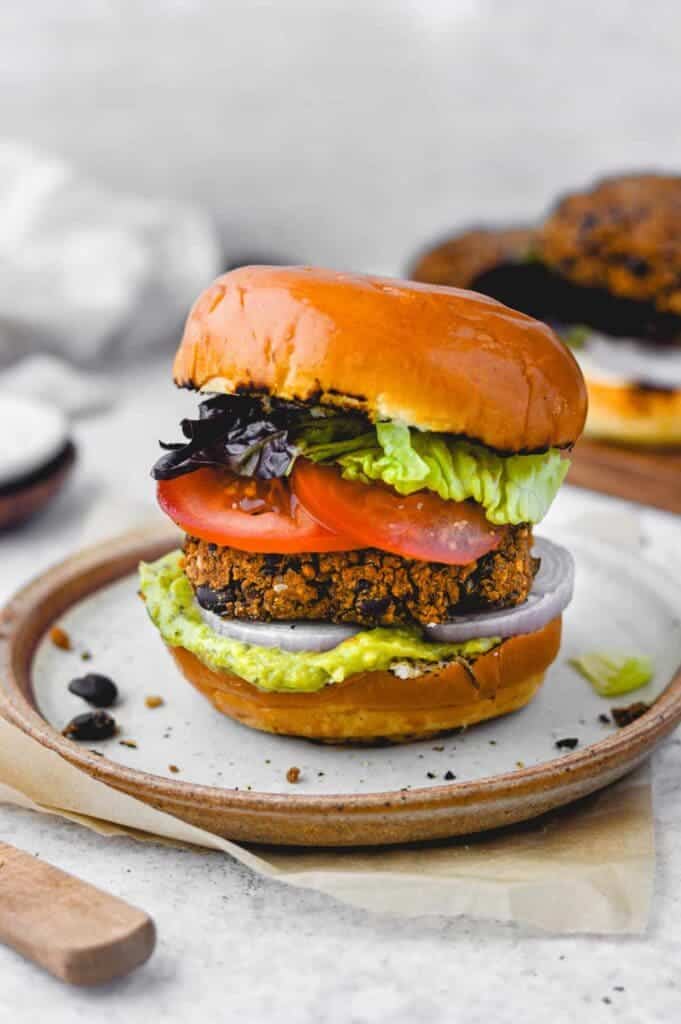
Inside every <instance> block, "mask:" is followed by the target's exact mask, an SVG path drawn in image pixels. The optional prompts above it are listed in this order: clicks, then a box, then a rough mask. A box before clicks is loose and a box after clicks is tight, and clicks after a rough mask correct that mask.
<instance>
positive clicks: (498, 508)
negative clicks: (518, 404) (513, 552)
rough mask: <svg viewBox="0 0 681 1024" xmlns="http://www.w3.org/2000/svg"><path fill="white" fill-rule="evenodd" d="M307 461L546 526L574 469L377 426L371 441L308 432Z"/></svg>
mask: <svg viewBox="0 0 681 1024" xmlns="http://www.w3.org/2000/svg"><path fill="white" fill-rule="evenodd" d="M296 443H297V444H298V445H299V446H300V448H301V450H302V451H303V453H304V454H305V455H306V456H307V458H309V459H312V460H313V461H314V462H336V463H338V464H339V465H340V467H341V470H342V473H343V476H344V477H345V479H346V480H361V481H362V482H363V483H369V482H370V481H372V480H381V481H382V482H383V483H385V484H388V485H389V486H390V487H392V488H394V490H396V491H397V492H398V493H399V494H413V493H414V492H415V491H420V490H424V489H425V490H429V491H434V492H435V493H436V494H439V496H440V497H441V498H443V499H444V500H445V501H465V500H466V499H468V498H472V499H473V500H474V501H477V502H478V503H479V504H480V505H482V506H483V508H484V509H485V513H486V515H487V518H488V519H489V521H490V522H492V523H496V524H503V523H538V522H539V521H540V520H541V519H543V517H544V516H545V515H546V512H547V511H548V509H549V506H550V505H551V502H552V501H553V499H554V497H555V496H556V492H557V491H558V488H559V487H560V485H561V484H562V482H563V480H564V479H565V475H566V473H567V471H568V469H569V465H570V463H569V460H568V459H566V458H564V457H563V456H562V455H561V453H560V452H559V451H558V450H557V449H555V448H552V449H550V450H549V451H547V452H544V453H542V454H540V455H508V456H503V455H498V454H497V453H496V452H493V451H491V450H490V449H488V448H485V447H484V446H483V445H477V444H472V443H470V442H468V441H460V440H455V439H452V438H449V437H448V436H447V435H446V434H435V433H430V432H428V431H419V430H415V429H413V428H410V427H407V426H405V425H403V424H400V423H391V422H388V423H377V424H376V427H375V429H374V430H373V431H371V432H370V433H364V434H361V435H359V436H355V437H352V438H349V439H348V438H344V439H343V440H340V441H334V440H333V437H332V436H330V437H325V438H324V440H323V441H322V442H321V443H320V442H319V441H318V440H317V439H315V438H312V437H310V436H309V435H307V433H306V432H303V433H302V435H301V436H300V437H299V438H297V439H296Z"/></svg>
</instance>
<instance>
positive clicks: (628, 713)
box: [610, 700, 650, 729]
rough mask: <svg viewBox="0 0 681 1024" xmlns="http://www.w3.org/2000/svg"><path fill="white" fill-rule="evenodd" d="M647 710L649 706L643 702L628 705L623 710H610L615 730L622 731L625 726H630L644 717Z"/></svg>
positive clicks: (638, 701)
mask: <svg viewBox="0 0 681 1024" xmlns="http://www.w3.org/2000/svg"><path fill="white" fill-rule="evenodd" d="M649 708H650V704H646V702H645V701H643V700H637V701H635V702H634V703H633V704H628V705H627V706H626V707H625V708H610V713H611V714H612V717H613V718H614V720H615V725H616V726H617V728H618V729H623V728H624V726H625V725H631V723H632V722H635V721H636V719H637V718H640V717H641V715H645V713H646V711H648V709H649Z"/></svg>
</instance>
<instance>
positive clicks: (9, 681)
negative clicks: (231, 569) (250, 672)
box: [0, 531, 681, 845]
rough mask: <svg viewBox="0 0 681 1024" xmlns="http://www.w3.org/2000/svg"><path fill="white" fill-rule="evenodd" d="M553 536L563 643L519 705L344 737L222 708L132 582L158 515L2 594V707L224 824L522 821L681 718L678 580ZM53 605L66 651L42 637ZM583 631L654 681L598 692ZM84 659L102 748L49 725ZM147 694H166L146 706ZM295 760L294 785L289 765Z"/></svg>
mask: <svg viewBox="0 0 681 1024" xmlns="http://www.w3.org/2000/svg"><path fill="white" fill-rule="evenodd" d="M555 539H556V540H559V541H561V542H562V543H564V544H566V545H567V546H569V547H570V548H571V550H572V551H573V553H574V555H575V558H576V562H577V585H576V594H575V600H574V602H573V604H572V605H571V606H570V608H569V609H568V611H567V613H566V615H565V620H564V623H565V629H564V641H563V647H562V650H561V654H560V656H559V659H558V661H557V662H556V664H555V665H554V666H553V667H552V668H551V669H550V670H549V672H548V674H547V679H546V682H545V684H544V687H543V688H542V690H541V691H540V693H539V695H538V696H537V698H535V700H534V701H533V702H532V703H531V704H530V705H529V706H528V707H527V708H525V709H524V710H522V711H519V712H516V713H515V714H513V715H510V716H508V717H506V718H502V719H496V720H494V721H492V722H490V723H488V724H484V725H480V726H475V727H473V728H471V729H470V730H468V731H466V732H460V733H455V734H449V735H446V736H443V737H440V738H438V739H435V740H433V739H431V740H427V741H423V742H419V743H413V744H407V745H404V746H398V747H378V748H352V747H346V748H343V747H329V746H323V745H318V744H315V743H310V742H308V741H305V740H296V739H290V738H285V737H275V736H269V735H266V734H264V733H258V732H253V731H251V730H249V729H247V728H245V727H244V726H241V725H239V724H238V723H236V722H233V721H231V720H230V719H227V718H225V717H223V716H221V715H218V714H217V713H216V712H215V711H214V710H213V709H212V708H211V706H210V705H209V704H208V703H207V702H206V701H205V700H204V699H203V698H202V697H201V696H200V695H199V694H197V693H196V692H195V691H194V689H193V688H192V687H190V686H188V685H187V683H186V682H185V681H184V679H183V678H182V677H181V676H180V674H179V672H178V671H177V669H176V668H175V666H174V664H173V662H172V660H171V658H170V656H169V655H168V653H167V651H166V650H165V648H164V647H163V645H162V643H161V641H160V638H159V637H158V634H157V633H156V630H155V629H154V628H153V627H152V626H151V625H150V623H149V622H148V620H147V616H146V614H145V611H144V606H143V605H142V603H141V602H140V601H139V599H138V598H137V595H136V578H135V575H134V567H135V565H136V563H137V562H138V561H139V559H140V558H144V559H153V558H155V557H157V556H158V555H160V554H161V553H163V552H164V551H167V550H169V548H170V547H172V546H174V543H173V542H174V541H175V543H176V541H177V537H176V535H171V534H169V533H168V531H163V532H158V533H156V534H154V535H150V534H146V535H141V534H133V535H127V536H125V537H122V538H119V539H116V540H115V541H112V542H109V543H107V544H102V545H100V546H99V547H98V548H96V549H92V550H89V551H86V552H84V553H83V554H81V555H78V556H76V557H74V558H72V559H69V560H68V561H67V562H64V563H62V564H61V565H60V566H58V567H57V568H55V569H53V570H51V571H50V572H49V573H47V574H45V575H44V576H43V577H41V578H39V579H38V580H36V581H34V582H33V583H32V584H30V585H29V586H28V587H26V588H25V589H24V590H23V591H22V592H20V593H19V594H18V595H17V596H16V598H15V599H14V600H13V601H12V602H10V604H9V606H8V607H7V609H6V612H5V615H4V618H3V621H2V625H1V626H0V679H1V684H0V685H1V686H2V689H3V700H4V713H5V714H6V716H7V717H8V718H9V719H11V720H12V721H13V722H14V723H16V724H17V725H18V726H19V727H20V728H21V729H23V730H24V731H25V732H27V733H29V734H31V735H32V736H34V737H35V738H36V739H37V740H38V741H39V742H40V743H43V744H44V745H46V746H48V747H51V748H52V749H54V750H56V751H58V752H59V753H60V754H61V755H62V756H63V757H65V758H67V759H68V760H69V761H71V762H73V763H75V764H77V765H79V766H80V767H81V768H82V769H83V770H84V771H87V772H88V773H90V774H91V775H94V776H96V777H97V778H100V779H102V780H104V781H106V782H108V783H109V784H111V785H113V786H115V787H117V788H119V789H122V790H124V791H126V792H128V793H131V794H133V795H135V796H137V797H139V798H140V799H142V800H145V801H147V802H148V803H152V804H154V805H155V806H157V807H159V808H161V809H163V810H167V811H169V812H171V813H174V814H176V815H178V816H179V817H181V818H184V819H185V820H188V821H190V822H192V823H194V824H198V825H200V826H201V827H204V828H207V829H210V830H212V831H215V832H217V833H220V834H221V835H224V836H227V837H229V838H233V839H237V840H251V841H261V842H268V843H285V844H303V845H309V844H324V845H339V844H342V845H348V844H365V843H392V842H400V841H413V840H420V839H429V838H436V837H443V836H451V835H460V834H465V833H471V832H477V831H483V830H485V829H488V828H493V827H497V826H499V825H504V824H509V823H511V822H515V821H521V820H525V819H528V818H531V817H534V816H536V815H538V814H541V813H543V812H544V811H546V810H549V809H551V808H553V807H556V806H559V805H561V804H565V803H568V802H570V801H571V800H574V799H577V798H578V797H580V796H583V795H586V794H587V793H590V792H593V791H594V790H596V789H598V788H600V787H602V786H604V785H607V784H608V783H610V782H612V781H614V780H615V779H617V778H619V777H621V776H622V775H624V774H625V773H626V772H628V771H630V770H631V769H632V768H634V767H635V766H636V765H637V764H639V763H640V761H641V760H642V759H643V758H645V757H646V755H647V754H649V753H650V752H651V751H652V750H653V749H654V747H655V745H656V744H657V743H658V742H659V741H660V740H661V739H662V738H663V737H664V736H665V735H666V734H667V733H668V732H669V731H670V730H671V729H672V728H673V727H674V726H675V725H676V724H677V722H678V721H679V720H681V673H679V671H678V666H679V663H680V662H681V621H680V619H681V590H679V589H678V588H677V586H676V585H675V584H674V583H673V582H672V581H671V580H669V579H667V578H666V577H663V576H661V575H660V573H659V571H658V570H656V569H654V568H652V567H651V566H649V565H647V564H646V563H645V562H642V561H641V559H640V558H639V557H636V556H634V555H631V554H629V553H626V552H623V551H621V550H617V549H614V548H610V547H608V546H607V545H604V544H602V543H595V542H593V541H588V540H586V539H584V538H580V537H572V536H565V535H560V534H557V535H555ZM55 621H58V622H59V624H60V625H61V626H63V627H64V628H65V629H66V630H67V631H68V633H69V635H70V637H71V639H72V642H73V648H74V649H73V650H72V651H69V652H66V651H62V650H60V649H58V648H56V647H55V646H54V645H53V644H52V643H51V642H50V641H49V639H48V638H47V635H46V633H47V630H48V629H49V626H50V625H51V624H52V623H54V622H55ZM595 648H596V649H598V648H601V649H614V650H620V651H627V652H645V653H649V654H652V655H653V656H654V658H655V665H656V674H655V679H654V681H653V683H651V684H650V686H648V687H647V688H645V689H643V690H641V691H639V692H638V693H636V694H633V695H629V696H627V697H624V698H622V699H620V700H619V701H617V702H607V701H604V700H603V699H601V698H599V697H598V696H596V695H595V694H594V693H593V691H592V690H591V688H590V687H589V685H588V684H587V683H586V682H585V681H584V680H583V679H582V678H581V677H580V676H578V675H577V674H576V673H575V671H574V670H573V669H572V668H570V667H569V665H568V664H567V662H568V659H569V658H570V657H571V656H573V655H575V654H579V653H584V652H585V651H588V650H593V649H595ZM84 652H88V653H89V654H90V655H91V658H90V659H89V660H87V661H84V660H82V655H83V653H84ZM86 671H100V672H104V673H106V674H108V675H110V676H112V677H113V678H114V679H115V680H116V682H117V684H118V686H119V689H120V693H121V699H120V702H119V705H118V706H117V708H116V709H115V712H114V713H115V715H116V718H117V720H118V722H119V725H120V727H121V732H120V735H119V736H118V737H117V738H115V739H111V740H108V741H106V742H104V743H101V744H92V745H91V746H92V747H93V749H95V748H96V749H97V750H98V751H99V752H100V753H99V754H96V753H93V752H92V750H90V749H89V746H90V745H85V746H84V745H82V744H76V743H73V742H71V741H69V740H66V739H64V738H63V737H62V736H61V735H60V730H61V729H62V728H63V726H64V725H65V723H66V722H68V721H69V719H70V718H71V717H72V716H73V715H75V714H78V713H80V712H82V711H83V710H87V705H84V704H83V702H82V701H81V700H79V699H78V698H77V697H74V696H72V695H71V694H70V693H69V692H68V691H67V683H68V681H69V680H70V679H71V678H73V676H75V675H81V674H83V673H84V672H86ZM149 695H159V696H161V697H162V698H163V701H164V703H163V705H162V706H161V707H158V708H156V709H154V710H151V709H149V708H148V707H147V706H146V704H145V697H147V696H149ZM655 698H658V699H656V700H655V703H654V705H653V707H652V708H651V709H650V710H649V711H648V712H647V713H646V714H645V715H643V716H642V717H641V718H639V719H637V720H636V721H635V722H634V723H632V724H631V725H630V726H628V727H626V728H625V729H620V730H618V729H616V728H615V727H614V726H613V725H611V724H604V723H603V721H601V720H600V718H599V716H602V715H603V714H608V715H609V712H610V707H611V704H612V703H618V704H620V705H623V704H629V703H631V702H632V701H633V700H645V701H653V700H654V699H655ZM563 738H576V739H577V740H578V746H577V747H576V749H575V750H574V751H573V752H570V753H567V754H565V753H564V751H563V750H561V749H559V748H557V747H556V741H557V740H560V739H563ZM120 740H124V741H133V742H134V743H135V744H136V746H135V747H132V746H124V745H121V743H120ZM101 755H103V756H101ZM170 765H173V766H174V767H176V768H177V769H178V771H177V772H174V771H173V770H171V768H170ZM293 766H295V767H298V768H299V769H300V781H299V782H298V783H297V784H296V785H292V784H290V783H288V782H287V781H286V772H287V769H288V768H290V767H293ZM451 776H455V778H453V779H452V778H451Z"/></svg>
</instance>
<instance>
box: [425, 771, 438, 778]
mask: <svg viewBox="0 0 681 1024" xmlns="http://www.w3.org/2000/svg"><path fill="white" fill-rule="evenodd" d="M426 775H427V776H428V778H429V779H436V778H437V775H436V774H435V772H426Z"/></svg>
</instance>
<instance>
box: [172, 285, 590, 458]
mask: <svg viewBox="0 0 681 1024" xmlns="http://www.w3.org/2000/svg"><path fill="white" fill-rule="evenodd" d="M174 378H175V383H176V384H178V385H179V386H180V387H189V388H195V389H198V390H201V391H205V392H212V393H223V394H244V393H253V394H261V395H272V396H275V397H278V398H281V399H286V400H291V401H302V402H315V403H319V404H324V405H331V406H335V407H339V408H346V409H358V410H361V411H363V412H365V413H366V414H367V415H368V416H369V418H370V419H372V420H381V419H392V420H399V421H402V422H404V423H407V424H408V425H409V426H412V427H416V428H418V429H420V430H433V431H438V432H442V433H448V434H455V435H461V436H465V437H468V438H470V439H472V440H477V441H480V442H482V443H483V444H485V445H487V446H489V447H490V448H495V449H497V450H499V451H508V452H520V451H542V450H544V449H546V448H549V447H552V446H555V447H568V446H570V445H572V444H573V443H574V442H575V441H576V440H577V438H578V437H579V434H580V433H581V431H582V428H583V426H584V420H585V417H586V390H585V386H584V381H583V378H582V375H581V372H580V370H579V367H578V365H577V363H576V362H575V359H574V358H573V356H572V354H571V353H570V352H569V351H568V349H566V348H565V346H564V345H563V344H562V342H560V341H559V340H558V338H557V337H556V336H555V334H554V333H553V332H552V331H551V330H550V328H548V327H547V326H546V325H545V324H542V323H539V322H538V321H537V320H533V319H532V318H531V317H528V316H525V315H524V314H522V313H518V312H516V311H515V310H512V309H509V308H508V307H506V306H503V305H502V304H501V303H499V302H497V301H495V300H494V299H491V298H487V297H486V296H482V295H477V294H476V293H474V292H468V291H463V290H461V289H457V288H446V287H436V286H432V285H426V284H417V283H415V282H410V281H398V280H393V279H390V278H380V277H367V276H364V275H360V274H346V273H339V272H336V271H332V270H321V269H318V268H315V267H266V266H254V267H241V268H239V269H238V270H233V271H231V272H230V273H228V274H224V275H223V276H222V277H219V278H218V279H217V281H215V282H214V283H213V284H212V285H211V286H210V287H209V288H207V289H206V291H205V292H203V294H202V295H201V296H200V297H199V299H198V300H197V302H196V303H195V305H194V307H193V309H192V311H191V313H190V314H189V318H188V320H187V325H186V328H185V332H184V337H183V339H182V342H181V344H180V348H179V350H178V353H177V356H176V358H175V365H174Z"/></svg>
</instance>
